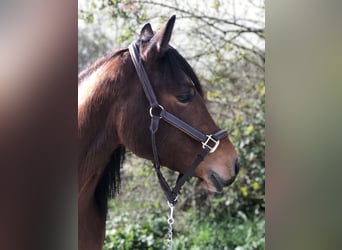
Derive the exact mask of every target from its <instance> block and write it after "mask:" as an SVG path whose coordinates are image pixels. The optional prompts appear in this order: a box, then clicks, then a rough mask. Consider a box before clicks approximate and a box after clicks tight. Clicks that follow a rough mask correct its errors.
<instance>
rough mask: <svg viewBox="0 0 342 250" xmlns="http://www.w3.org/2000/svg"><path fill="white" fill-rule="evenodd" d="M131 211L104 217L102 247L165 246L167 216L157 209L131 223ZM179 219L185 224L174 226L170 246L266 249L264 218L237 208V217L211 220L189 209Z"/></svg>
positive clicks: (111, 249)
mask: <svg viewBox="0 0 342 250" xmlns="http://www.w3.org/2000/svg"><path fill="white" fill-rule="evenodd" d="M132 212H133V211H130V212H129V213H128V212H127V211H119V210H116V213H118V215H116V216H115V217H113V219H111V220H108V221H107V234H106V239H105V244H104V250H114V249H117V250H125V249H137V250H138V249H139V250H141V249H148V250H157V249H158V250H162V249H167V234H166V233H165V232H167V229H168V225H167V223H166V218H165V217H166V216H162V215H161V214H159V212H160V211H159V212H158V213H157V214H154V213H152V214H146V215H145V218H144V219H143V220H139V223H134V221H132V216H131V215H132ZM133 214H134V212H133ZM113 216H114V215H113ZM179 220H182V222H183V223H185V225H186V226H185V227H182V228H180V227H176V228H175V230H174V233H173V249H176V250H182V249H190V250H201V249H208V250H210V249H212V250H216V249H265V247H264V244H265V238H264V236H265V235H264V230H263V229H264V226H265V221H264V219H263V218H261V217H258V216H254V217H251V218H249V217H248V216H246V215H245V214H243V213H242V212H239V213H238V215H237V216H236V217H231V216H228V215H226V216H225V217H224V218H220V219H214V220H212V219H208V218H207V215H206V214H205V213H203V212H200V211H197V212H194V211H191V210H188V211H187V212H183V213H182V215H181V216H180V218H176V223H177V222H178V221H179Z"/></svg>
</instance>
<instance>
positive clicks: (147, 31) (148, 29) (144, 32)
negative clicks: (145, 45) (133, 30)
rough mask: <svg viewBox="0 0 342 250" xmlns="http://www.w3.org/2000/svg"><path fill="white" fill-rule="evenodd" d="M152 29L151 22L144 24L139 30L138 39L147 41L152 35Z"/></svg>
mask: <svg viewBox="0 0 342 250" xmlns="http://www.w3.org/2000/svg"><path fill="white" fill-rule="evenodd" d="M153 35H154V34H153V30H152V26H151V24H149V23H147V24H145V25H144V27H143V28H142V29H141V31H140V37H139V39H140V40H142V41H148V40H150V39H151V37H153Z"/></svg>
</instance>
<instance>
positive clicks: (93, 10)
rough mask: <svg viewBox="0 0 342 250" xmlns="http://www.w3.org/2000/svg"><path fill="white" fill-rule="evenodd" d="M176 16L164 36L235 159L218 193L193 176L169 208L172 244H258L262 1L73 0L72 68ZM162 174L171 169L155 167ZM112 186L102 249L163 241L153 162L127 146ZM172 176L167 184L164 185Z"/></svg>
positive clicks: (163, 206) (163, 211) (162, 209)
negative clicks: (237, 165)
mask: <svg viewBox="0 0 342 250" xmlns="http://www.w3.org/2000/svg"><path fill="white" fill-rule="evenodd" d="M173 14H176V15H177V19H176V23H175V27H174V32H173V36H172V38H171V44H172V46H174V47H175V48H176V49H177V50H178V51H179V52H180V53H181V54H182V55H183V56H184V57H185V58H186V59H187V61H188V62H189V63H190V65H192V67H193V68H194V70H195V72H196V73H197V75H198V77H199V79H200V81H201V83H202V85H203V87H204V89H205V97H206V99H207V106H208V108H209V111H210V113H211V114H212V116H213V117H214V119H215V121H216V122H217V124H218V125H219V127H221V128H224V129H226V130H227V131H228V132H229V136H230V139H231V141H232V142H233V144H234V146H235V148H236V149H237V151H238V153H239V157H240V162H241V164H242V168H241V171H240V173H239V176H238V178H237V180H236V181H235V182H234V184H233V185H232V186H230V187H229V188H226V189H225V190H224V192H222V193H220V194H213V193H209V192H207V191H205V190H203V189H201V188H200V187H198V183H197V181H196V179H194V178H193V179H191V180H190V181H189V183H187V184H186V185H185V186H184V188H183V190H182V193H181V195H180V200H179V202H178V204H177V206H176V208H175V224H174V243H173V245H174V249H264V248H265V228H264V226H265V30H264V28H265V1H263V0H248V1H245V0H244V1H242V0H228V1H227V0H211V1H198V0H196V1H193V0H182V1H178V0H168V1H159V0H154V1H150V0H146V1H132V0H109V1H108V0H106V1H105V0H85V1H79V2H78V69H79V72H80V71H81V70H82V69H85V68H86V67H87V66H89V65H90V64H91V63H92V62H94V61H95V59H97V58H98V57H100V56H102V55H104V54H106V52H109V51H112V50H115V49H117V48H120V47H127V46H128V45H129V44H130V43H131V42H132V41H135V40H136V39H137V38H138V36H139V33H140V30H141V28H142V26H143V25H144V24H145V23H147V22H150V23H151V25H152V28H153V30H154V31H157V30H158V29H159V28H160V27H161V25H162V24H163V23H164V22H165V21H166V20H167V19H168V18H169V17H170V16H171V15H173ZM163 171H164V172H165V175H166V176H167V179H168V180H169V182H170V183H175V180H176V176H177V174H176V173H172V172H170V171H168V170H167V169H166V168H165V169H163ZM121 172H122V173H121V175H122V186H121V191H120V194H119V195H118V196H117V197H116V198H115V199H114V200H110V204H109V207H110V210H109V214H108V220H107V232H106V233H107V236H106V240H105V246H104V249H106V250H109V249H166V239H167V228H168V225H167V215H168V206H167V202H166V199H165V197H164V195H163V193H162V191H161V189H160V187H159V184H158V182H157V178H156V176H155V172H154V169H153V166H152V164H151V163H150V162H149V161H146V160H143V159H139V158H137V157H135V156H134V155H133V154H132V153H131V152H127V153H126V161H125V164H124V167H123V169H122V171H121ZM172 185H173V184H172Z"/></svg>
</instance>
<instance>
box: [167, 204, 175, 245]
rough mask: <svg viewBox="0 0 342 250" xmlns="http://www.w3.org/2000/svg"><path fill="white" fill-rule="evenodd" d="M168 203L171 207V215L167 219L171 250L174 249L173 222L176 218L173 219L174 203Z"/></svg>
mask: <svg viewBox="0 0 342 250" xmlns="http://www.w3.org/2000/svg"><path fill="white" fill-rule="evenodd" d="M167 204H168V205H169V208H170V215H169V218H168V219H167V223H169V238H168V247H169V250H172V224H173V223H174V222H175V220H174V219H173V208H174V205H173V204H172V203H170V202H167Z"/></svg>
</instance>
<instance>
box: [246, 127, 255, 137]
mask: <svg viewBox="0 0 342 250" xmlns="http://www.w3.org/2000/svg"><path fill="white" fill-rule="evenodd" d="M253 129H254V127H253V125H249V126H248V127H247V128H246V133H247V135H249V134H250V133H252V132H253Z"/></svg>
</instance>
